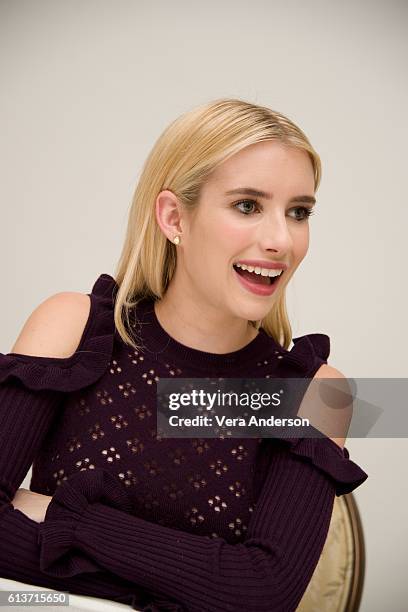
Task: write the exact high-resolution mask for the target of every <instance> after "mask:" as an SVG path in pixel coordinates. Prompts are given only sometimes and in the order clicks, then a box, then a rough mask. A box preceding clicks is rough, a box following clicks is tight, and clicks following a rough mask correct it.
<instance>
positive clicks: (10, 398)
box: [0, 294, 137, 603]
mask: <svg viewBox="0 0 408 612" xmlns="http://www.w3.org/2000/svg"><path fill="white" fill-rule="evenodd" d="M75 295H79V296H80V298H79V299H78V300H77V299H76V298H75ZM83 297H84V296H81V295H80V294H58V295H56V296H53V297H51V298H48V300H46V302H44V303H43V304H41V305H40V306H39V307H38V308H37V309H36V310H35V311H34V312H33V314H32V315H31V316H30V318H29V319H28V321H27V322H26V324H25V326H24V328H23V330H22V332H21V333H20V336H19V338H18V340H17V342H16V344H15V345H14V347H13V350H14V351H16V352H17V351H19V353H20V354H25V355H37V356H40V358H42V356H47V357H48V356H49V355H53V356H55V355H58V357H57V359H58V358H62V359H64V358H66V357H68V356H69V355H71V353H72V351H73V350H74V348H75V343H76V345H78V342H79V340H80V337H81V334H82V331H83V328H84V324H85V322H84V321H85V319H86V316H87V313H88V311H89V298H88V297H87V296H85V298H86V300H83V299H82V298H83ZM75 304H76V308H74V306H75ZM59 328H61V329H62V330H64V332H63V334H62V336H64V334H67V335H66V339H68V338H69V343H67V342H65V343H64V342H62V343H61V337H62V336H61V334H60V333H59ZM40 340H41V341H40ZM73 341H74V345H73V344H72V342H73ZM12 365H13V360H12V359H11V358H10V357H8V356H7V355H6V356H5V355H2V354H0V382H1V384H0V576H2V577H4V578H10V579H13V580H20V581H23V582H26V583H29V584H36V585H39V586H44V587H46V588H52V589H57V590H64V591H70V592H72V593H78V594H82V595H90V596H95V597H102V598H107V599H114V600H116V601H121V602H123V603H130V602H133V601H134V598H135V594H136V593H137V589H135V586H134V585H132V584H130V583H127V582H126V581H125V580H122V579H120V578H119V577H117V576H113V575H111V574H109V573H108V572H106V571H104V570H103V569H102V568H101V567H99V565H98V564H97V563H95V562H91V561H90V560H87V559H84V560H83V562H82V568H83V569H82V572H81V573H80V574H78V575H77V576H75V577H73V578H56V577H53V576H47V575H46V574H44V572H43V571H42V570H41V569H40V547H39V544H38V538H39V524H38V523H36V522H35V521H33V520H31V519H30V518H29V517H28V516H26V515H25V514H24V513H22V512H20V511H19V510H17V509H15V508H14V506H13V504H12V500H13V498H14V496H15V493H16V491H17V489H18V487H19V486H20V484H21V482H22V481H23V479H24V478H25V476H26V474H27V472H28V470H29V468H30V466H31V464H32V462H33V460H34V458H35V455H36V454H37V452H38V449H39V448H40V447H41V445H42V443H43V441H44V438H45V436H46V433H47V431H48V430H49V428H50V427H51V426H52V424H53V420H54V418H55V417H56V415H57V414H58V409H59V407H60V404H61V402H62V399H63V397H64V394H63V393H61V392H60V391H56V390H52V389H48V390H46V389H42V390H33V389H29V388H26V387H25V386H24V384H23V383H22V382H21V380H20V378H22V379H24V377H25V370H24V368H26V367H27V364H25V362H24V360H21V361H20V362H19V364H18V372H19V376H17V375H16V374H17V371H16V367H15V366H13V367H11V366H12ZM38 372H40V369H39V370H38ZM40 383H41V377H40V376H39V377H38V379H37V378H36V379H35V383H34V384H37V385H38V386H41V384H40Z"/></svg>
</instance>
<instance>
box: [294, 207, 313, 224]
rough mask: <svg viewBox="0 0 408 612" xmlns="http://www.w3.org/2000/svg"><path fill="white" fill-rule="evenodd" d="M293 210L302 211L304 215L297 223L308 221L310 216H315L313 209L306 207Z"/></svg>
mask: <svg viewBox="0 0 408 612" xmlns="http://www.w3.org/2000/svg"><path fill="white" fill-rule="evenodd" d="M293 210H300V211H301V213H302V214H303V216H302V218H301V219H295V220H296V221H299V222H300V221H307V219H308V218H309V217H310V215H314V213H315V211H314V210H312V209H311V208H307V207H306V206H296V208H294V209H293Z"/></svg>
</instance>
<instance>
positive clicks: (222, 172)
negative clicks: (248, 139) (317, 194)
mask: <svg viewBox="0 0 408 612" xmlns="http://www.w3.org/2000/svg"><path fill="white" fill-rule="evenodd" d="M243 185H245V186H251V187H257V188H259V189H263V190H264V191H271V190H272V191H273V190H274V189H279V188H281V187H283V188H285V187H288V188H289V189H291V190H293V189H294V190H295V191H297V190H301V191H302V193H303V192H304V191H305V190H308V191H310V193H313V191H314V171H313V165H312V162H311V160H310V158H309V156H308V154H307V153H306V151H303V150H301V149H296V148H295V147H290V146H288V145H284V144H282V143H280V142H276V141H265V142H258V143H256V144H253V145H249V146H248V147H245V148H244V149H242V150H241V151H239V152H238V153H235V154H234V155H233V156H231V157H230V158H229V159H227V160H226V161H225V162H223V163H222V164H220V165H219V166H218V167H217V168H216V169H215V170H214V172H213V173H212V175H211V177H210V178H209V180H208V187H215V188H217V189H226V190H228V189H233V188H234V187H237V186H243ZM295 195H296V194H295Z"/></svg>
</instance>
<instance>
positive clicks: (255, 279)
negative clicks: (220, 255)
mask: <svg viewBox="0 0 408 612" xmlns="http://www.w3.org/2000/svg"><path fill="white" fill-rule="evenodd" d="M233 268H234V270H235V272H236V273H237V274H238V275H239V276H240V277H241V278H242V279H245V280H247V281H248V282H250V283H251V284H255V285H263V286H270V285H275V284H277V282H278V281H279V279H280V277H281V276H282V274H283V272H284V271H283V270H281V272H280V274H279V275H277V276H263V275H262V274H260V273H258V274H257V273H256V272H255V271H253V272H249V270H243V269H242V268H240V267H238V266H237V265H236V264H233Z"/></svg>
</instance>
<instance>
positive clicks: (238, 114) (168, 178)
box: [114, 98, 321, 349]
mask: <svg viewBox="0 0 408 612" xmlns="http://www.w3.org/2000/svg"><path fill="white" fill-rule="evenodd" d="M265 140H277V141H279V142H280V143H282V144H285V145H288V146H292V147H295V148H297V149H302V150H303V151H305V152H306V153H307V154H308V155H309V158H310V160H311V162H312V166H313V170H314V178H315V191H316V190H317V189H318V187H319V184H320V179H321V162H320V157H319V156H318V154H317V153H316V151H315V150H314V149H313V147H312V145H311V144H310V142H309V140H308V138H307V137H306V135H305V134H304V133H303V132H302V130H301V129H300V128H298V127H297V126H296V125H295V124H294V123H293V122H292V121H291V120H290V119H288V118H287V117H285V116H284V115H282V114H281V113H279V112H277V111H273V110H271V109H270V108H267V107H264V106H258V105H257V104H252V103H250V102H246V101H244V100H240V99H230V98H222V99H218V100H214V101H212V102H209V103H207V104H203V105H200V106H198V107H195V108H193V109H192V110H190V111H189V112H186V113H184V114H182V115H181V116H180V117H178V118H177V119H176V120H175V121H173V122H172V123H171V124H170V125H169V126H168V127H167V128H166V129H165V130H164V132H163V133H162V134H161V135H160V137H159V138H158V140H157V141H156V143H155V145H154V146H153V148H152V150H151V151H150V153H149V155H148V157H147V159H146V161H145V163H144V166H143V168H142V172H141V175H140V179H139V181H138V184H137V187H136V190H135V193H134V196H133V201H132V204H131V207H130V212H129V219H128V226H127V230H126V237H125V242H124V245H123V249H122V253H121V256H120V259H119V261H118V264H117V267H116V272H115V280H116V283H117V285H118V290H117V295H116V299H115V309H114V319H115V326H116V329H117V331H118V333H119V335H120V337H121V338H122V339H123V341H124V342H125V343H126V344H129V345H130V346H133V347H134V348H135V349H139V348H141V347H140V346H139V345H138V344H137V343H135V342H134V339H133V337H132V336H131V335H130V333H129V331H130V318H129V313H130V311H131V310H133V309H134V307H135V306H136V305H137V303H138V302H139V301H140V300H142V299H143V298H145V297H150V298H153V299H161V298H162V297H163V295H164V294H165V292H166V289H167V287H168V285H169V283H170V281H171V279H172V276H173V274H174V271H175V268H176V262H177V256H176V249H177V247H176V246H175V245H174V244H173V243H172V242H170V240H168V239H167V238H166V236H165V235H164V234H163V232H162V230H161V229H160V227H159V225H158V223H157V220H156V216H155V202H156V199H157V196H158V195H159V193H160V192H161V191H163V190H167V189H168V190H170V191H172V192H173V193H174V194H175V195H176V197H177V198H178V199H179V201H180V203H181V204H182V205H183V206H184V207H185V208H186V209H187V210H192V209H194V208H195V207H196V206H197V202H198V201H199V196H200V191H201V188H202V186H203V184H204V183H205V182H206V180H207V178H208V177H209V175H210V174H211V173H212V171H213V170H214V169H215V168H216V167H217V166H219V165H220V164H221V163H222V162H224V161H226V160H227V159H229V158H230V157H231V156H232V155H234V154H235V153H238V152H239V151H241V149H243V148H244V147H247V146H249V145H252V144H255V143H258V142H262V141H265ZM288 281H289V278H288V279H287V281H286V284H287V282H288ZM286 284H285V285H283V286H282V287H281V289H280V291H279V294H278V295H277V296H276V302H275V304H274V306H273V307H272V309H271V310H270V311H269V312H268V313H267V315H266V316H265V317H264V318H263V319H262V320H261V321H251V324H252V325H253V326H254V327H255V328H256V329H259V327H260V326H262V327H263V328H264V330H265V331H266V333H267V334H268V335H269V336H271V337H272V338H273V339H274V340H275V341H276V342H278V343H279V344H281V345H282V346H283V347H284V348H288V347H289V345H290V343H291V341H292V330H291V326H290V323H289V319H288V315H287V310H286V301H285V300H286V295H285V286H286Z"/></svg>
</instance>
